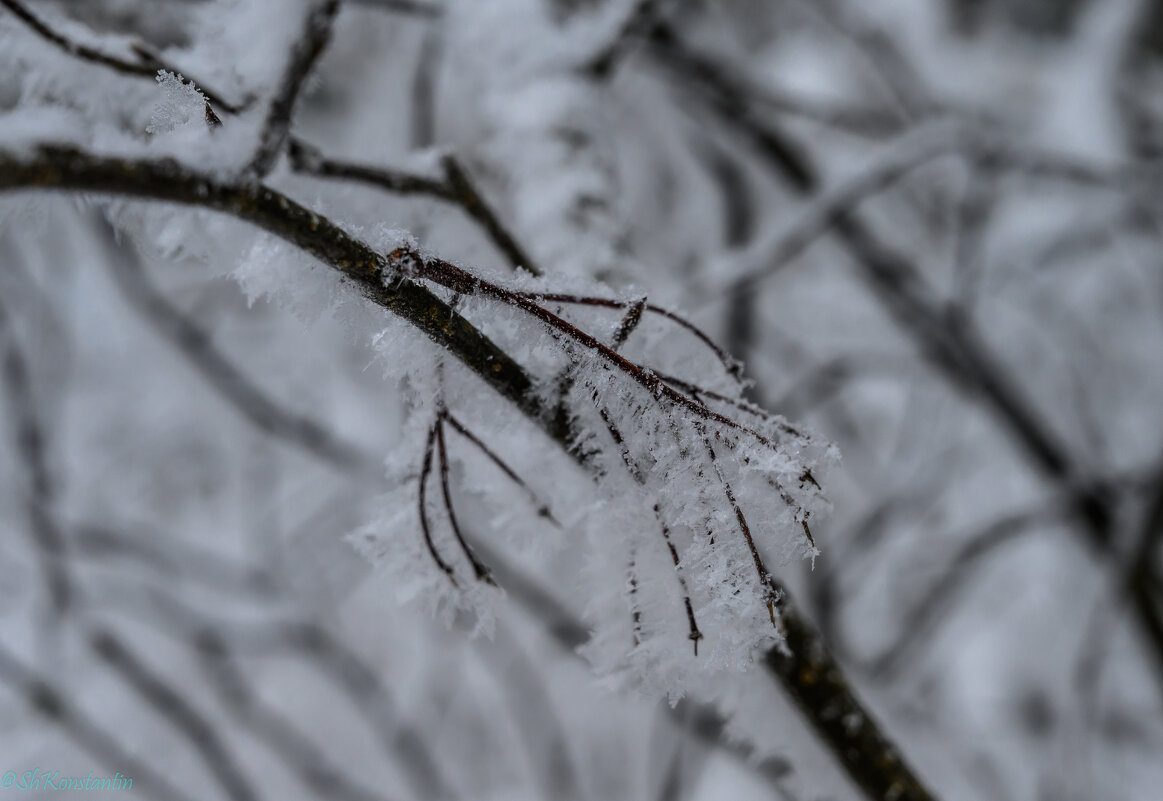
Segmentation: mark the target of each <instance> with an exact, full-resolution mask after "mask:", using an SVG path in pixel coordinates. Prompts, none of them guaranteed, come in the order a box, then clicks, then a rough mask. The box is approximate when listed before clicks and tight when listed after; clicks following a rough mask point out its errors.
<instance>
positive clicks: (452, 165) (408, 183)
mask: <svg viewBox="0 0 1163 801" xmlns="http://www.w3.org/2000/svg"><path fill="white" fill-rule="evenodd" d="M289 152H290V156H291V167H292V169H294V170H295V171H296V172H300V173H303V174H305V175H314V176H318V177H320V178H338V179H344V180H349V181H355V182H357V183H363V184H368V185H370V186H376V187H379V188H380V189H385V190H387V191H389V192H394V193H396V194H401V195H410V194H422V195H429V196H431V197H435V198H438V199H440V200H444V201H446V202H449V203H456V204H457V205H459V206H460V207H461V208H463V209H464V211H465V213H466V214H468V215H469V216H470V217H472V218H473V219H474V220H475V221H476V222H477V224H478V225H480V227H481V229H482V230H483V231H484V232H485V233H486V234H487V235H488V237H489V239H490V240H492V242H493V244H494V245H496V247H497V249H498V250H499V251H500V252H501V253H503V254H504V255H505V258H507V259H508V260H509V263H510V264H511V265H512V266H513V268H514V269H522V270H525V271H526V272H529V273H532V274H533V275H544V271H543V270H542V269H541V268H540V267H538V266H537V263H536V262H535V261H534V260H533V257H532V256H530V255H529V253H528V251H527V250H526V249H525V248H524V247H523V246H522V245H521V243H520V242H518V241H517V239H516V237H514V236H513V234H511V233H510V232H509V230H508V229H507V228H506V227H505V225H504V224H503V223H502V222H501V219H500V217H499V216H498V215H497V213H496V211H494V210H493V208H492V206H491V204H489V202H488V201H486V200H485V198H484V196H483V195H482V194H481V193H480V191H479V190H478V189H477V187H476V184H475V183H474V182H473V181H472V179H471V178H470V177H469V175H468V172H467V171H466V170H465V169H464V167H462V166H461V164H460V162H459V161H457V160H456V158H455V157H453V156H451V155H445V156H444V157H443V158H442V159H441V160H440V164H441V167H442V169H443V170H444V175H443V177H441V178H431V177H429V176H426V175H419V174H415V173H409V172H404V171H402V170H391V169H388V168H385V167H373V166H370V165H363V164H354V163H350V162H343V161H336V160H334V159H330V158H327V157H326V156H324V155H323V154H322V153H320V152H319V150H318V149H317V148H315V147H313V146H311V145H309V144H307V143H306V142H304V141H302V140H300V139H297V138H294V137H292V138H291V140H290V149H289Z"/></svg>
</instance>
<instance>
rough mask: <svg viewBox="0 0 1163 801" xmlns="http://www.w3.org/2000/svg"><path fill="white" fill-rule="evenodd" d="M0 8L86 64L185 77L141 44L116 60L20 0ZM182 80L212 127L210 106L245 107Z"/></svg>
mask: <svg viewBox="0 0 1163 801" xmlns="http://www.w3.org/2000/svg"><path fill="white" fill-rule="evenodd" d="M0 5H3V6H4V7H5V8H7V9H8V10H9V11H11V12H12V13H13V14H14V15H15V16H16V17H17V19H19V20H20V21H21V22H23V23H24V24H25V25H26V26H28V27H29V28H30V29H31V30H32V31H33V32H35V33H36V34H37V35H38V36H40V37H41V38H42V39H44V40H45V41H47V42H49V43H50V44H52V45H54V46H56V47H58V48H59V49H61V50H62V51H64V52H65V53H68V54H69V55H70V56H73V57H75V58H79V59H81V60H83V61H88V62H90V63H93V64H101V65H103V66H105V67H109V68H110V69H112V70H115V71H117V72H120V73H122V74H124V75H132V76H136V77H139V78H151V79H152V78H155V77H157V74H158V72H159V71H161V70H164V71H166V72H171V73H174V74H175V75H179V74H182V75H185V74H186V73H185V72H184V71H183V70H180V69H176V68H175V67H174V66H173V65H171V64H167V63H166V62H164V61H162V59H161V58H160V57H159V56H158V55H157V54H156V53H154V52H153V51H152V50H151V49H150V48H149V47H148V46H147V45H146V44H145V43H144V42H135V43H133V45H132V48H133V54H134V55H135V56H136V57H137V60H136V61H129V60H127V59H124V58H119V57H117V56H111V55H109V54H107V53H103V52H101V51H100V50H98V49H96V48H93V47H89V46H88V45H84V44H80V43H79V42H74V41H73V40H71V39H69V38H68V37H67V36H64V35H63V34H61V33H59V32H58V31H56V30H55V29H53V28H52V27H51V26H50V25H48V24H47V23H46V22H45V21H44V20H42V19H41V18H40V17H38V16H36V15H35V14H33V13H32V12H31V11H29V10H28V8H27V7H26V6H25V5H24V3H22V2H20V0H0ZM182 80H183V82H185V83H186V84H190V85H194V86H196V87H197V88H198V90H199V91H200V92H201V93H202V95H203V96H204V97H205V98H206V102H207V104H208V105H207V107H206V116H207V121H208V122H211V124H213V123H212V120H217V119H218V115H216V114H215V113H214V110H213V109H212V108H211V107H210V104H212V105H214V106H217V107H218V108H220V109H222V110H223V111H226V112H228V113H230V114H237V113H238V112H239V111H242V110H243V108H244V107H245V104H243V105H237V104H234V103H228V102H227V101H226V100H224V99H223V98H222V96H221V95H219V94H218V93H217V92H214V91H213V90H211V89H208V88H206V87H205V86H203V85H202V84H201V83H199V82H198V81H195V80H194V79H193V78H190V77H188V76H187V77H184V78H183V79H182ZM218 124H221V121H220V120H219V121H218Z"/></svg>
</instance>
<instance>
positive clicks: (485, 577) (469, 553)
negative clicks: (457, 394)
mask: <svg viewBox="0 0 1163 801" xmlns="http://www.w3.org/2000/svg"><path fill="white" fill-rule="evenodd" d="M436 449H437V453H438V455H439V457H440V490H441V493H442V494H443V496H444V509H445V511H446V512H447V514H448V525H449V526H450V527H451V528H452V535H453V536H454V537H456V541H457V542H458V543H459V544H460V549H461V551H463V552H464V555H465V557H466V558H467V559H468V561H469V564H471V565H472V570H473V575H474V576H475V577H476V579H477V581H483V582H484V583H486V584H490V585H492V586H494V587H495V586H497V583H496V582H495V581H493V577H492V575H490V573H489V569H488V567H486V566H485V564H484V563H483V562H481V560H480V559H478V558H477V555H476V554H475V553H473V550H472V548H471V547H470V546H469V544H468V543H467V542H465V540H464V535H462V534H461V533H460V524H459V523H458V522H457V521H456V510H455V509H454V508H453V505H452V488H451V486H450V484H449V481H448V472H449V471H448V448H447V447H445V444H444V424H443V418H441V419H438V420H437V421H436Z"/></svg>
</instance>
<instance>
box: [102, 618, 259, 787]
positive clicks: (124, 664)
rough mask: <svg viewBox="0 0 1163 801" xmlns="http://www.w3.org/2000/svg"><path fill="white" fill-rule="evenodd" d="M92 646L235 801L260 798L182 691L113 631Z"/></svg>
mask: <svg viewBox="0 0 1163 801" xmlns="http://www.w3.org/2000/svg"><path fill="white" fill-rule="evenodd" d="M89 645H90V647H91V648H92V649H93V651H94V652H95V653H96V654H97V656H98V657H100V658H101V660H102V661H103V662H105V664H106V665H108V666H109V667H110V668H111V669H113V670H114V671H115V672H117V673H118V674H119V675H120V676H121V678H122V679H124V680H125V682H126V684H128V685H129V687H130V688H131V689H132V690H133V691H134V692H136V693H137V694H138V695H140V696H141V697H142V698H143V699H144V700H145V701H146V703H148V704H149V705H150V706H152V707H153V708H154V709H155V710H157V712H158V714H160V715H161V716H163V717H164V718H166V719H167V720H168V721H169V722H170V723H171V724H172V725H173V727H174V728H175V729H177V730H178V731H179V732H180V733H181V734H183V735H184V736H185V737H186V739H188V740H189V741H190V743H191V745H193V746H194V749H195V750H196V751H197V752H198V755H199V756H200V757H201V758H202V761H203V762H204V763H205V765H206V767H207V769H208V770H209V771H210V772H211V774H213V776H214V778H215V780H216V781H217V782H218V784H219V785H220V786H221V787H222V789H223V790H225V791H226V794H227V795H228V796H230V798H232V799H234V801H254V799H257V798H258V797H259V796H258V795H257V793H255V791H254V788H253V787H252V786H251V784H250V782H249V781H248V779H247V778H246V776H245V774H243V772H242V769H241V767H240V766H239V765H238V763H237V762H236V761H235V759H234V757H233V756H232V755H231V753H230V749H229V748H228V747H227V745H226V743H225V742H223V740H222V738H221V737H220V736H219V734H218V731H217V730H216V729H215V728H214V726H213V725H212V724H211V723H210V722H209V721H208V720H207V719H206V718H205V717H204V716H203V715H202V713H200V712H199V711H198V710H197V709H196V708H195V707H194V706H193V705H191V704H190V702H189V701H187V700H186V699H185V698H184V697H183V696H182V694H181V693H180V692H178V691H177V690H176V689H175V688H174V687H173V686H171V685H170V684H169V683H168V682H166V681H165V680H164V679H162V678H161V677H160V676H158V675H157V674H156V673H154V672H153V671H151V670H150V669H149V668H148V667H147V666H146V665H145V663H144V662H142V660H141V658H140V657H139V656H138V655H137V654H135V653H133V651H131V650H130V649H129V648H128V647H127V646H126V645H125V644H124V643H123V642H122V641H121V640H120V639H119V638H118V637H117V636H115V635H114V634H113V633H112V632H110V631H107V630H104V629H97V630H95V631H94V632H93V633H92V634H91V635H90V637H89Z"/></svg>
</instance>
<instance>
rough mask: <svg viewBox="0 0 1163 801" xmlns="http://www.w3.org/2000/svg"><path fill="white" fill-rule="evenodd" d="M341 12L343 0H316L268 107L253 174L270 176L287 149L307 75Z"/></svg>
mask: <svg viewBox="0 0 1163 801" xmlns="http://www.w3.org/2000/svg"><path fill="white" fill-rule="evenodd" d="M338 11H339V0H315V2H314V4H313V5H312V7H311V9H310V11H308V13H307V19H306V20H305V21H304V24H303V33H302V34H301V35H300V36H299V37H298V38H297V39H296V40H295V44H294V46H293V48H292V50H291V56H290V58H289V60H288V62H287V67H286V69H285V70H284V71H283V77H282V80H281V81H280V83H279V88H278V90H277V91H276V92H275V96H274V97H273V98H272V99H271V104H270V107H269V108H268V110H267V116H266V121H265V122H264V123H263V130H262V134H261V135H260V136H259V145H258V149H257V150H256V151H255V154H254V156H253V157H252V158H251V160H250V164H249V165H248V166H247V172H248V173H249V174H251V175H254V176H263V175H266V174H267V173H268V172H270V171H271V168H272V167H273V166H274V164H275V159H277V158H278V157H279V154H280V153H281V152H282V151H283V147H284V145H285V144H286V142H287V137H288V135H289V133H290V130H291V119H292V117H293V116H294V114H295V103H296V102H297V101H298V99H299V95H300V93H301V92H302V89H303V85H304V84H305V83H306V82H307V76H309V75H310V74H311V70H312V69H313V68H314V67H315V64H316V62H317V61H318V60H319V57H320V56H321V55H323V50H324V49H325V48H326V47H327V43H328V42H329V41H330V39H331V28H332V23H333V22H334V21H335V15H336V13H337V12H338Z"/></svg>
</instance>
